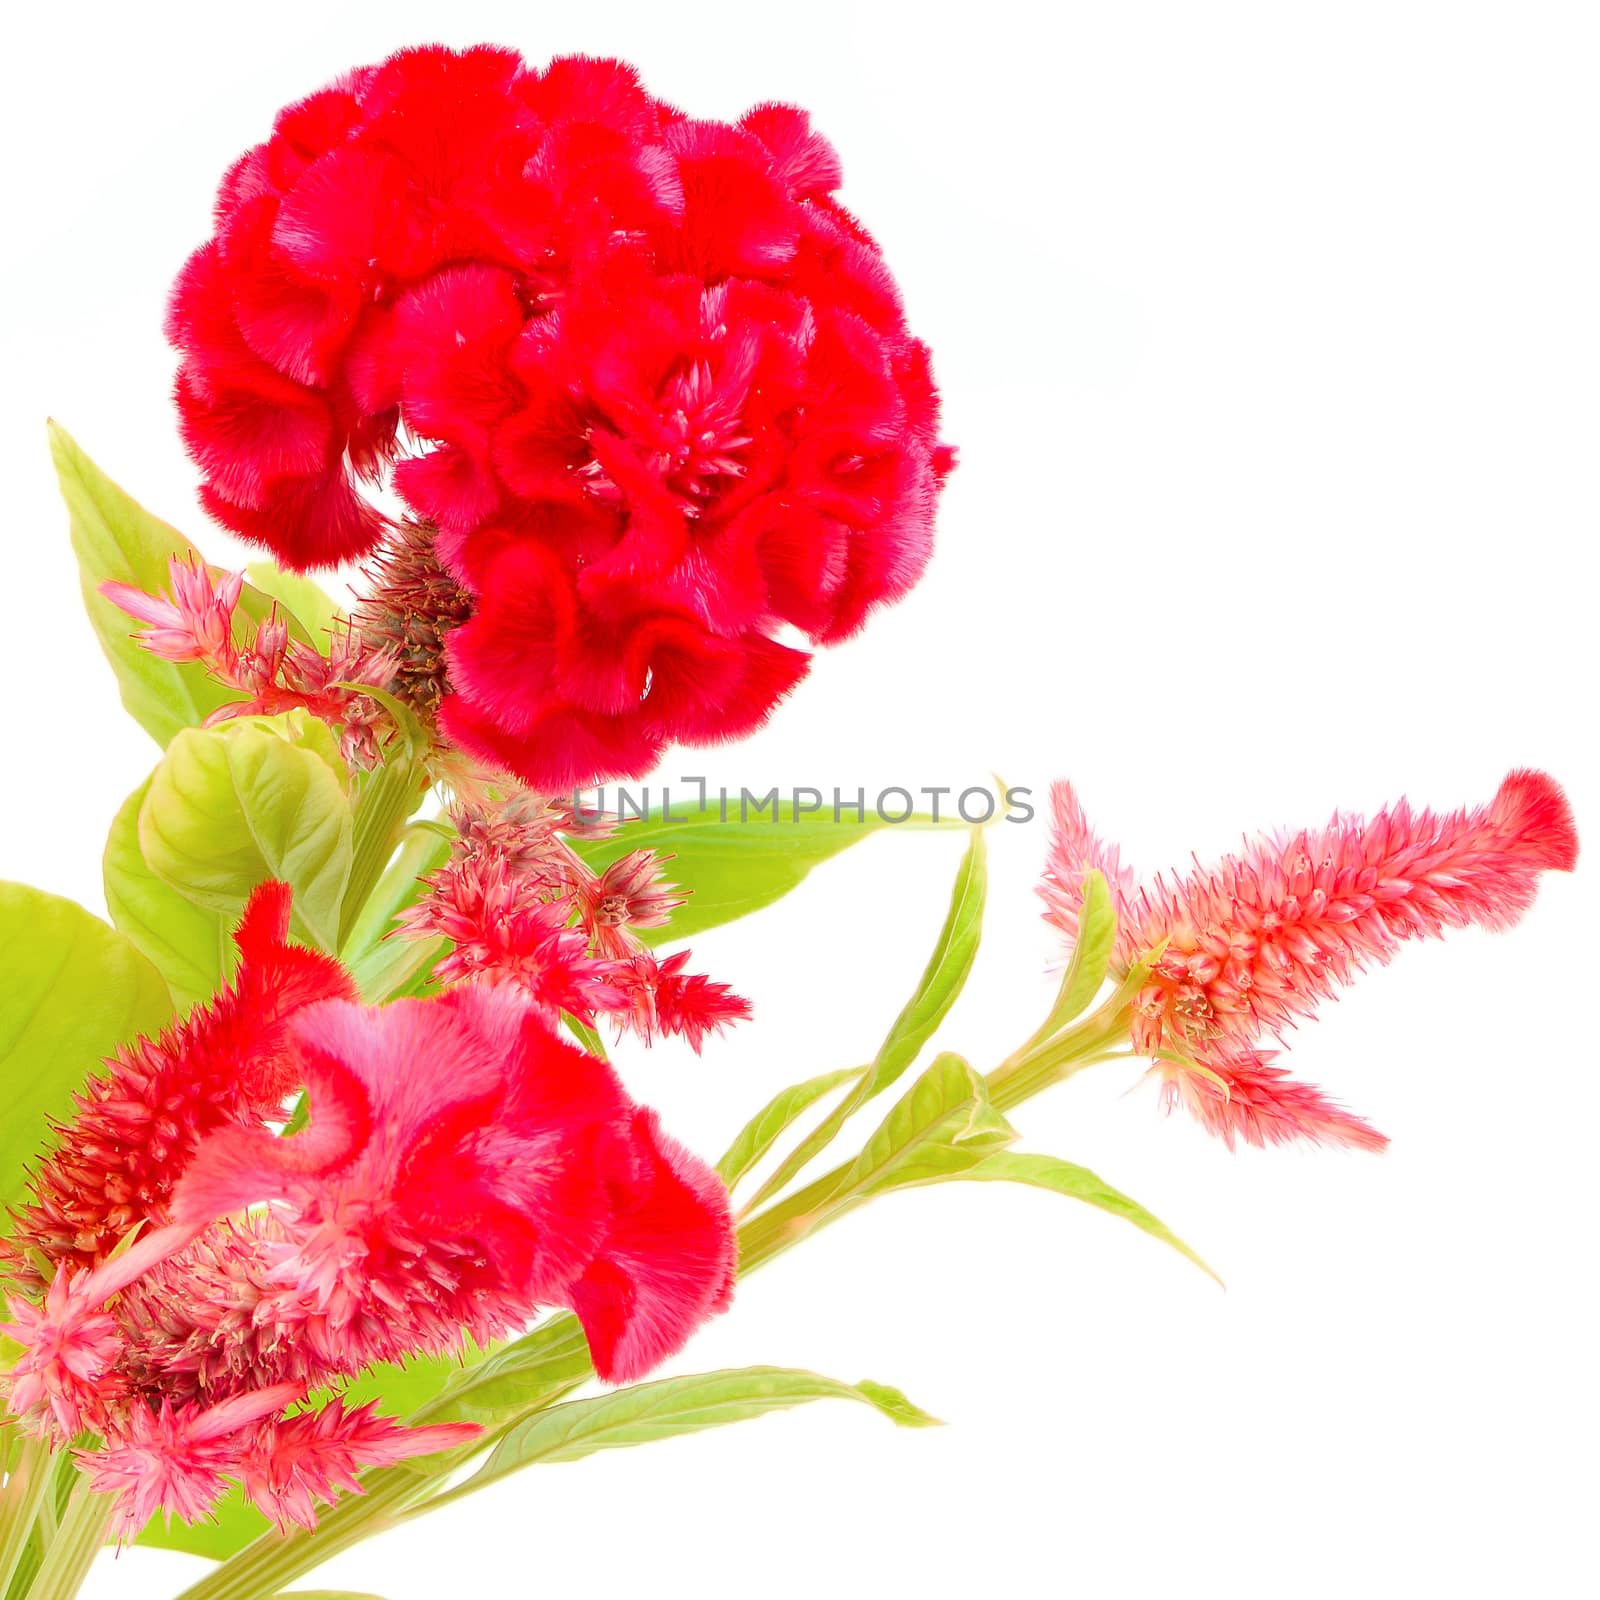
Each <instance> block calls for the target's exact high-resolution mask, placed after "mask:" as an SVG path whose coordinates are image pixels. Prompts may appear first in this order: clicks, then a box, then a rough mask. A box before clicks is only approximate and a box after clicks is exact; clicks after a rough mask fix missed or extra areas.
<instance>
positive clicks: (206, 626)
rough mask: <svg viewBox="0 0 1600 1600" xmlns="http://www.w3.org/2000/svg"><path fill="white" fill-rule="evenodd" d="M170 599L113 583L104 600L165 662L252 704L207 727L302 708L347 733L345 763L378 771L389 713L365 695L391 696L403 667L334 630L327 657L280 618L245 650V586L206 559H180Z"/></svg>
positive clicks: (174, 564)
mask: <svg viewBox="0 0 1600 1600" xmlns="http://www.w3.org/2000/svg"><path fill="white" fill-rule="evenodd" d="M168 569H169V571H170V574H171V590H170V593H169V594H166V595H151V594H146V593H145V592H144V591H143V590H142V589H136V588H134V587H133V586H132V585H131V584H127V583H106V584H102V585H101V593H102V594H104V595H105V597H106V598H107V599H108V600H110V601H111V602H112V603H113V604H114V605H116V606H118V607H120V608H121V609H122V610H123V611H126V612H127V613H128V615H129V616H130V617H134V618H137V619H138V620H139V621H140V622H143V623H145V624H146V626H145V627H144V628H142V629H141V630H140V631H139V632H138V633H137V634H136V635H135V637H136V638H137V639H138V640H139V642H140V643H141V644H142V645H143V646H144V648H145V649H146V650H148V651H149V652H150V653H151V654H152V655H154V656H158V657H160V659H161V660H163V661H176V662H187V661H196V662H199V663H200V664H201V665H202V666H204V667H205V668H206V670H207V671H208V672H209V673H210V674H211V676H212V677H213V678H215V679H216V680H217V682H218V683H220V684H222V685H223V686H224V687H225V688H228V689H234V690H237V691H238V693H239V694H240V695H242V696H243V697H244V698H243V699H241V700H239V701H237V702H234V703H232V704H230V705H225V706H222V707H220V708H219V709H218V710H216V711H215V712H213V713H212V715H211V717H210V718H209V719H208V725H209V724H211V723H217V722H225V721H227V720H229V719H230V718H233V717H244V716H254V715H258V714H259V715H263V716H272V715H275V714H276V713H278V712H280V711H292V710H294V709H296V708H297V707H298V708H303V709H304V710H306V711H309V712H310V713H311V715H312V716H314V717H320V718H322V719H323V720H324V721H325V722H329V723H333V724H335V725H337V726H339V727H340V728H341V729H342V732H343V748H344V755H345V759H346V760H348V761H352V762H354V763H356V764H357V765H359V766H361V767H372V766H376V765H377V762H378V744H379V735H380V733H381V732H382V731H383V729H384V727H385V724H386V714H385V713H384V711H383V709H382V707H381V706H379V705H378V703H377V702H376V701H374V700H373V699H371V698H370V697H368V696H366V695H364V694H363V693H362V692H361V691H362V689H363V688H371V689H385V688H387V687H388V685H389V681H390V679H391V677H392V676H393V674H394V670H395V663H394V660H393V659H392V658H391V657H390V656H389V655H387V654H386V653H385V652H383V651H380V650H373V649H371V648H370V647H369V646H368V645H366V644H365V643H364V642H363V641H362V639H361V637H360V635H359V634H357V633H356V632H354V631H353V630H352V629H351V628H349V627H348V626H345V627H337V628H335V629H333V630H332V633H331V635H330V638H329V642H328V653H327V654H326V655H324V654H323V653H322V651H321V650H319V649H318V648H317V647H316V646H315V645H314V644H311V643H309V642H307V641H305V640H302V639H296V638H295V637H294V636H293V634H292V633H291V632H290V628H289V624H288V623H287V622H286V621H285V620H284V619H283V618H282V617H281V616H279V615H278V613H277V609H276V607H274V609H273V614H272V616H271V617H269V618H268V619H267V620H266V621H265V622H262V623H260V624H259V625H258V626H257V627H256V628H255V630H254V632H253V633H251V634H249V635H248V636H247V637H246V638H245V639H244V640H243V641H242V642H241V641H239V640H236V639H235V637H234V635H235V633H236V631H240V630H241V628H242V625H241V623H240V622H239V619H238V606H239V598H240V596H241V595H242V594H243V592H244V579H243V577H242V576H241V575H240V574H238V573H236V572H214V571H212V569H211V568H209V567H207V566H206V565H205V563H204V562H202V561H201V560H200V558H199V557H198V556H193V557H191V558H190V559H188V560H185V559H184V558H183V557H182V556H176V555H175V556H173V557H171V558H170V561H169V563H168Z"/></svg>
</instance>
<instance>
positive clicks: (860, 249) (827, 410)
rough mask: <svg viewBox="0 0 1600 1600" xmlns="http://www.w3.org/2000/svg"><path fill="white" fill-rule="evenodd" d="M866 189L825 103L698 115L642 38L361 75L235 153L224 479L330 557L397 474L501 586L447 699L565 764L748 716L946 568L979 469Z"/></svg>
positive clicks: (372, 539)
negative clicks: (541, 60)
mask: <svg viewBox="0 0 1600 1600" xmlns="http://www.w3.org/2000/svg"><path fill="white" fill-rule="evenodd" d="M839 181H840V170H839V163H838V158H837V156H836V155H835V153H834V151H833V149H832V147H831V146H830V145H829V144H828V143H827V141H826V140H825V139H824V138H823V137H822V136H821V135H820V134H818V133H816V132H815V131H814V130H813V129H812V128H811V126H810V123H809V120H808V118H807V117H806V114H805V113H804V112H802V111H798V110H795V109H793V108H791V107H785V106H763V107H759V108H757V109H756V110H754V111H751V112H750V113H748V114H747V115H746V116H745V117H743V118H742V119H741V120H740V121H739V122H738V123H737V124H727V123H721V122H712V121H700V120H694V119H691V118H688V117H685V116H684V115H683V114H682V113H680V112H678V111H676V110H674V109H673V108H672V107H670V106H667V105H665V104H664V103H662V102H661V101H658V100H656V99H654V98H653V97H652V96H651V95H649V94H648V93H647V92H646V91H645V90H644V88H643V87H642V86H641V85H640V83H639V81H638V79H637V77H636V75H635V74H634V72H633V71H632V69H630V68H628V67H626V66H624V65H622V64H620V63H617V62H611V61H593V60H587V59H583V58H567V59H561V60H556V61H554V62H552V63H551V64H550V65H549V66H548V67H546V68H545V69H543V70H542V71H540V70H534V69H531V68H529V67H528V66H526V65H525V64H524V63H523V61H522V60H521V58H520V57H518V56H517V55H516V54H514V53H513V52H510V51H505V50H497V49H488V48H480V49H474V50H469V51H466V52H464V53H461V54H457V53H454V52H452V51H449V50H445V49H442V48H428V49H421V50H408V51H403V52H401V53H400V54H398V55H396V56H393V57H391V58H390V59H389V60H388V61H385V62H383V63H382V64H381V65H378V66H374V67H369V68H364V69H361V70H359V71H357V72H353V73H351V74H349V75H348V76H346V77H345V78H343V79H341V80H340V81H339V82H338V83H336V84H334V85H332V86H331V87H329V88H327V89H325V90H323V91H321V92H320V93H318V94H315V95H313V96H311V97H310V98H309V99H307V100H305V101H302V102H300V103H299V104H298V105H295V106H291V107H290V108H288V109H287V110H286V111H284V112H283V113H282V114H281V115H280V116H279V118H278V120H277V123H276V126H275V129H274V132H273V134H272V137H271V138H270V139H269V140H268V141H267V142H266V143H264V144H262V145H259V146H257V147H256V148H255V149H253V150H251V151H249V152H247V154H246V155H245V156H243V157H242V158H241V159H240V161H239V162H238V163H237V164H236V165H235V166H234V167H233V168H232V169H231V170H230V172H229V173H228V175H227V177H226V178H225V179H224V180H223V184H222V187H221V190H220V191H219V194H218V198H217V232H216V235H215V237H214V238H213V239H212V240H211V241H210V242H209V243H207V244H206V245H205V246H204V247H203V248H202V249H201V250H200V251H198V252H197V253H196V255H195V256H194V257H193V258H192V259H191V261H190V262H189V264H188V265H187V267H186V268H185V269H184V272H183V274H182V276H181V278H180V279H179V281H178V284H177V287H176V290H175V292H174V297H173V302H172V311H171V316H170V319H169V325H168V326H169V333H170V336H171V338H172V340H173V342H174V344H175V345H176V346H177V347H178V349H179V350H180V351H181V353H182V356H183V362H182V366H181V369H180V373H179V377H178V387H177V398H178V405H179V410H180V414H181V417H182V425H183V431H184V436H185V439H186V440H187V442H188V444H189V448H190V450H191V452H192V453H193V454H194V456H195V459H196V460H197V461H198V462H199V464H200V466H201V468H202V469H203V471H204V473H205V476H206V484H205V488H204V491H203V492H204V495H205V498H206V501H207V504H208V505H209V507H210V509H211V510H212V512H213V513H214V514H215V515H216V516H217V517H218V518H219V519H220V520H221V521H222V522H224V523H225V524H226V525H227V526H229V527H231V528H233V529H235V530H236V531H238V532H239V533H242V534H243V535H245V536H246V537H248V538H252V539H255V540H257V541H259V542H260V543H262V544H265V545H266V546H268V547H269V548H270V549H272V550H273V551H274V552H275V553H276V554H277V555H278V556H279V557H280V558H281V559H283V560H285V561H287V562H288V563H290V564H292V565H294V566H299V567H305V566H314V565H321V564H330V563H335V562H339V561H342V560H347V559H350V558H353V557H358V556H362V555H365V554H368V553H369V552H372V551H374V550H375V549H378V548H379V547H380V546H381V545H383V544H384V543H385V541H386V539H390V538H396V537H402V535H399V534H397V533H395V532H394V531H393V530H391V529H390V528H389V527H388V524H387V523H386V521H385V518H384V517H383V516H382V515H381V514H380V512H379V511H378V510H376V509H375V508H374V506H373V504H372V503H371V502H370V501H369V499H368V498H367V497H366V495H364V494H363V493H362V491H361V487H360V485H361V483H362V481H363V480H367V481H377V480H379V479H381V478H382V477H383V476H384V475H385V474H386V473H388V474H390V476H391V477H392V484H393V487H394V488H395V489H396V490H397V491H398V493H399V495H400V497H401V498H402V500H404V501H405V503H406V504H407V506H408V507H409V508H410V510H411V511H412V512H413V513H415V515H416V517H417V518H419V519H421V522H422V524H423V525H424V526H425V527H426V528H427V529H431V530H435V532H434V541H435V545H436V550H437V554H438V556H439V557H440V558H441V559H442V561H443V563H444V565H445V566H446V567H447V568H448V570H449V572H450V574H451V575H452V576H453V577H454V579H455V580H457V582H459V584H460V585H461V586H462V589H463V590H464V591H465V593H466V595H467V596H468V597H469V599H470V604H471V608H472V610H471V616H470V618H469V620H467V621H466V622H465V623H464V624H461V625H459V626H455V627H453V628H452V630H451V631H450V633H449V635H448V637H447V639H446V640H445V642H444V647H445V653H446V658H447V660H446V666H447V670H448V680H449V681H448V688H449V692H448V693H447V694H446V695H445V696H444V697H443V701H442V705H441V706H440V707H439V718H440V723H441V725H442V727H443V728H444V730H445V731H446V732H447V733H448V734H449V736H450V737H452V738H453V739H454V740H456V741H457V742H458V743H459V744H461V745H462V746H463V747H465V748H466V749H467V750H468V751H470V752H471V753H473V754H474V755H476V756H477V757H479V758H480V759H483V760H486V761H489V762H492V763H494V764H495V765H498V766H501V767H504V768H507V769H509V770H510V771H512V772H514V773H516V774H517V775H518V776H520V777H522V778H523V779H524V780H525V781H527V782H529V783H532V784H534V785H536V786H540V787H544V788H546V789H550V790H559V789H564V788H566V787H568V786H570V785H571V784H574V783H577V782H581V781H587V780H590V779H596V778H601V777H608V776H623V775H638V774H641V773H643V772H644V771H646V770H648V768H649V767H650V766H651V765H652V764H653V762H654V760H655V758H656V756H657V754H658V752H659V751H660V750H661V748H662V746H663V745H664V744H665V743H666V742H669V741H679V742H686V743H704V742H708V741H713V740H719V739H724V738H728V737H732V736H736V735H738V734H741V733H744V732H746V731H748V730H749V729H751V728H752V727H754V726H756V725H757V724H759V723H760V722H761V721H762V720H763V719H764V718H765V717H766V715H767V714H768V712H769V711H770V710H771V708H772V706H773V705H774V703H775V702H776V701H777V700H778V699H779V698H780V697H781V696H782V695H783V694H785V693H786V692H787V691H788V690H789V689H790V688H792V687H793V685H794V684H795V682H796V681H797V680H798V679H799V678H800V677H801V676H802V674H803V673H804V672H805V670H806V666H807V663H808V659H809V658H808V656H807V655H806V653H805V652H804V651H803V650H801V649H797V648H794V647H793V646H792V645H790V644H787V643H783V642H780V640H779V638H778V635H779V634H780V632H783V631H785V630H798V631H799V632H800V633H801V634H804V635H806V636H808V637H809V638H810V639H811V640H812V641H813V642H817V643H825V642H829V641H832V640H836V639H839V638H842V637H844V636H845V635H847V634H849V633H851V632H852V631H853V630H854V629H856V628H857V627H858V626H859V625H860V624H861V622H862V620H863V619H864V617H865V616H866V614H867V612H868V611H869V610H870V609H871V608H872V607H873V606H874V605H876V604H878V603H880V602H883V601H888V600H893V599H895V598H896V597H897V596H899V595H900V594H902V593H903V592H904V591H905V590H906V589H907V588H908V587H909V586H910V585H911V584H912V583H914V582H915V581H916V579H917V577H918V576H919V575H920V573H921V571H922V568H923V565H924V563H925V562H926V559H927V555H928V550H929V544H930V539H931V523H932V514H933V505H934V500H935V497H936V493H937V490H938V486H939V483H940V481H941V479H942V477H943V475H944V473H945V472H946V470H947V469H948V467H949V464H950V461H951V454H950V452H949V450H948V449H947V448H946V447H944V446H942V445H941V444H940V443H939V441H938V402H937V396H936V392H935V390H934V386H933V383H932V379H931V376H930V369H929V362H928V353H927V350H926V348H925V347H924V346H923V345H922V344H921V343H920V342H919V341H918V340H916V339H915V338H913V337H912V335H911V334H910V333H909V331H908V330H907V327H906V323H905V318H904V314H903V311H902V308H901V303H900V298H899V294H898V292H897V290H896V288H895V284H894V281H893V279H892V277H891V276H890V274H889V271H888V268H887V267H886V266H885V264H884V261H883V258H882V256H881V254H880V253H879V251H878V248H877V246H876V245H875V243H874V242H873V240H872V239H871V237H870V236H869V235H868V234H867V233H866V232H865V231H864V230H863V229H862V227H861V226H860V224H859V223H857V222H856V221H855V219H854V218H853V217H851V216H850V215H849V213H848V212H846V211H845V210H844V209H843V208H842V207H841V206H840V205H839V204H838V202H837V201H836V200H835V199H834V197H833V191H834V190H835V189H836V188H837V186H838V184H839ZM402 441H404V443H403V445H402ZM403 537H404V538H406V539H408V540H409V539H414V537H415V535H414V532H408V533H406V534H405V535H403ZM457 620H458V619H456V618H452V619H451V621H452V622H453V623H454V622H456V621H457Z"/></svg>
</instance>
